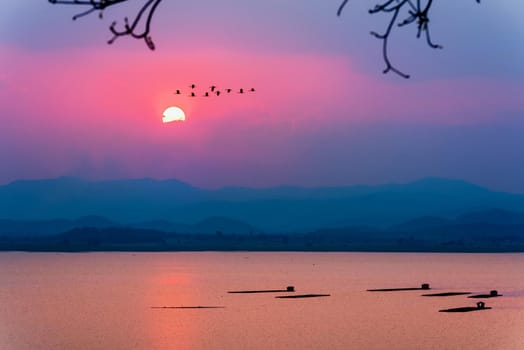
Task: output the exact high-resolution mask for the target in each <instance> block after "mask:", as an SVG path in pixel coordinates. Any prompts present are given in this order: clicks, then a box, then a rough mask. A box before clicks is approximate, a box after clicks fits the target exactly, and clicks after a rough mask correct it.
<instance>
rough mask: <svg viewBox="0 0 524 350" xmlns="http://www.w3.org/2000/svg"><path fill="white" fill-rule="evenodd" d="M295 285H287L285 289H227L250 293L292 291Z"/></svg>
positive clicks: (236, 292) (237, 292)
mask: <svg viewBox="0 0 524 350" xmlns="http://www.w3.org/2000/svg"><path fill="white" fill-rule="evenodd" d="M294 291H295V287H293V286H288V287H287V288H286V289H263V290H235V291H229V292H228V293H232V294H252V293H288V292H294Z"/></svg>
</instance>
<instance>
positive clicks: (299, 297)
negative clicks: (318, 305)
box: [275, 294, 331, 299]
mask: <svg viewBox="0 0 524 350" xmlns="http://www.w3.org/2000/svg"><path fill="white" fill-rule="evenodd" d="M330 296H331V294H299V295H279V296H276V297H275V298H279V299H302V298H321V297H330Z"/></svg>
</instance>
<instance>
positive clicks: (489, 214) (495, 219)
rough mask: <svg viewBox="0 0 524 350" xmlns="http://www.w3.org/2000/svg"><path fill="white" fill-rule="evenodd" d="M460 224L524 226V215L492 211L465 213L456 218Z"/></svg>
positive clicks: (506, 211) (505, 211)
mask: <svg viewBox="0 0 524 350" xmlns="http://www.w3.org/2000/svg"><path fill="white" fill-rule="evenodd" d="M456 221H457V222H459V223H487V224H499V225H524V213H519V212H514V211H508V210H502V209H490V210H483V211H476V212H472V213H465V214H462V215H459V216H458V217H457V218H456Z"/></svg>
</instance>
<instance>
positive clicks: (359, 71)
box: [0, 0, 524, 193]
mask: <svg viewBox="0 0 524 350" xmlns="http://www.w3.org/2000/svg"><path fill="white" fill-rule="evenodd" d="M135 2H137V1H135ZM338 4H339V2H338V1H331V0H329V1H328V0H325V1H313V0H312V1H303V0H302V1H299V0H284V1H283V0H266V1H262V2H255V1H241V0H224V1H216V0H213V1H212V0H203V1H199V2H198V3H196V2H193V1H178V0H164V1H163V3H162V4H161V5H160V7H159V9H158V13H157V15H156V16H155V18H154V20H153V28H152V35H153V38H154V40H155V43H156V46H157V50H156V51H155V52H151V51H149V50H148V49H147V47H146V46H145V44H144V43H143V42H141V41H136V40H132V39H129V38H120V39H118V40H117V42H116V43H115V44H114V45H111V46H110V45H106V44H105V42H106V41H107V39H109V38H110V33H109V30H108V26H109V24H110V23H111V21H112V20H115V19H116V20H121V18H123V17H124V16H126V15H130V13H131V12H132V10H131V9H130V8H128V7H126V6H121V7H119V8H116V9H114V10H108V11H106V13H105V18H104V20H99V19H98V17H97V16H96V15H91V16H88V17H84V18H82V19H79V20H77V21H75V22H73V21H71V17H72V16H73V15H74V14H76V13H77V12H78V11H77V10H80V9H79V8H77V9H75V8H74V7H72V6H58V5H51V4H48V3H47V1H44V0H24V1H17V2H15V1H13V2H9V3H7V4H3V5H2V6H3V9H2V13H1V14H0V106H1V108H0V118H1V122H2V123H1V127H0V145H1V147H0V183H7V182H10V181H13V180H16V179H21V178H25V179H31V178H48V177H56V176H63V175H73V176H79V177H83V178H88V179H114V178H125V177H126V178H127V177H154V178H178V179H180V180H183V181H187V182H189V183H192V184H194V185H197V186H202V187H221V186H231V185H233V186H274V185H282V184H290V185H306V186H324V185H352V184H376V183H387V182H404V181H411V180H414V179H418V178H421V177H425V176H442V177H450V178H461V179H465V180H467V181H472V182H475V183H478V184H480V185H484V186H487V187H490V188H493V189H498V190H505V191H513V192H521V193H524V136H523V135H524V113H523V112H524V65H523V64H522V62H524V45H523V44H522V37H524V22H523V21H522V18H523V15H524V5H523V4H522V3H521V0H501V1H497V2H493V1H492V2H483V3H482V4H480V5H478V4H476V3H475V1H473V0H471V1H465V0H464V1H456V2H455V1H448V2H438V3H435V5H434V9H433V17H432V18H431V26H432V28H431V29H432V37H433V39H434V41H435V42H437V43H439V44H442V45H443V46H444V50H432V49H430V48H428V47H427V46H426V45H425V43H424V41H422V40H416V38H415V34H416V32H415V28H414V27H408V28H405V29H402V30H397V31H396V32H395V33H394V34H393V36H392V38H391V49H390V52H391V58H392V60H393V62H394V63H395V65H396V66H397V67H398V68H400V69H401V70H403V71H406V72H408V73H410V74H411V76H412V79H410V80H404V79H402V78H400V77H398V76H396V75H394V74H387V75H383V74H382V73H381V72H382V69H383V68H384V63H383V61H382V56H381V42H380V41H379V40H377V39H375V38H373V37H372V36H370V35H369V31H371V30H377V31H382V30H383V29H384V28H385V25H386V21H387V17H385V16H383V15H375V16H371V15H368V14H367V9H368V8H370V7H372V6H373V5H374V3H373V2H370V1H359V0H352V1H350V3H349V4H348V6H347V7H346V9H345V11H344V13H343V16H342V17H340V18H337V17H336V10H337V7H338ZM190 83H195V84H197V85H199V86H203V87H208V86H209V85H211V84H216V85H218V86H219V87H220V88H225V87H232V88H238V87H251V86H254V87H256V88H257V92H256V93H255V94H250V95H245V96H244V95H242V96H240V95H238V94H236V95H232V96H225V97H224V98H222V97H220V98H213V99H205V98H194V99H192V98H189V97H187V96H186V95H184V96H182V97H179V96H175V95H173V92H174V90H175V89H182V90H184V93H186V91H187V88H188V85H189V84H190ZM202 91H203V90H202ZM171 105H176V106H179V107H181V108H182V109H184V111H185V112H186V115H187V120H186V122H184V123H172V124H162V123H161V117H162V115H161V114H162V111H163V110H164V109H165V108H167V107H168V106H171Z"/></svg>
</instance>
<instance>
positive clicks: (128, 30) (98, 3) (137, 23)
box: [48, 0, 163, 50]
mask: <svg viewBox="0 0 524 350" xmlns="http://www.w3.org/2000/svg"><path fill="white" fill-rule="evenodd" d="M48 1H49V2H50V3H52V4H63V5H80V6H86V7H88V9H87V10H86V11H84V12H80V13H78V14H76V15H75V16H73V20H76V19H78V18H80V17H83V16H87V15H89V14H90V13H92V12H95V11H98V16H99V17H100V18H103V13H104V10H105V9H106V8H108V7H111V6H114V5H117V4H120V3H123V2H127V1H128V0H48ZM162 1H163V0H145V2H144V3H143V5H142V7H141V8H140V9H139V10H138V12H137V13H136V14H135V16H134V17H133V19H132V20H131V21H130V20H129V18H128V17H125V18H124V25H123V27H121V28H117V24H118V23H117V22H116V21H113V23H111V26H110V27H109V30H110V31H111V33H113V37H112V38H111V39H109V40H108V42H107V43H108V44H112V43H114V42H115V40H116V39H117V38H119V37H121V36H131V37H133V38H135V39H144V42H145V43H146V45H147V47H149V49H151V50H154V49H155V43H154V42H153V39H152V38H151V35H150V30H151V20H152V19H153V16H154V14H155V11H156V9H157V7H158V5H159V4H160V3H161V2H162ZM140 27H142V29H140Z"/></svg>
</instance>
